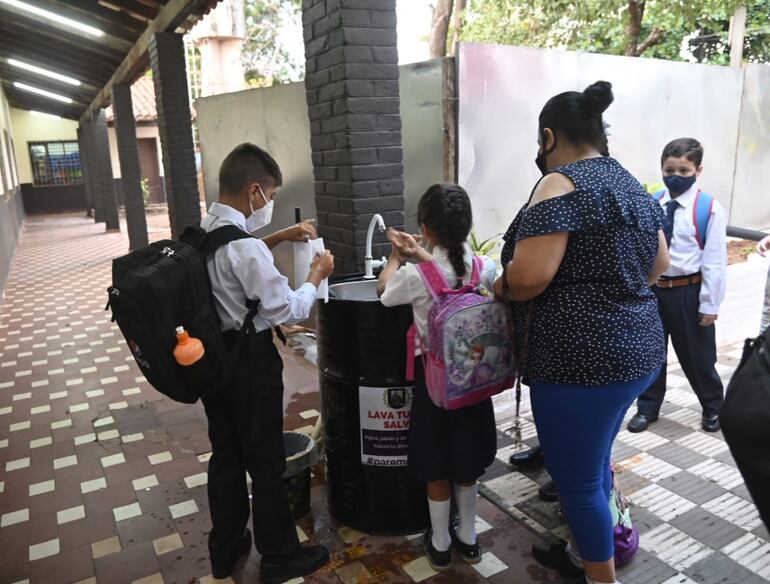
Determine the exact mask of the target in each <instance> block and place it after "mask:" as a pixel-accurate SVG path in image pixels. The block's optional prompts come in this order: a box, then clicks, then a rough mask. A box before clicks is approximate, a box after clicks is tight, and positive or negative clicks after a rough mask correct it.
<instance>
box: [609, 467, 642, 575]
mask: <svg viewBox="0 0 770 584" xmlns="http://www.w3.org/2000/svg"><path fill="white" fill-rule="evenodd" d="M610 472H611V473H612V491H611V492H610V513H611V514H612V526H613V527H612V538H613V543H614V545H615V567H616V568H620V567H622V566H625V565H626V564H627V563H628V562H630V561H631V558H633V557H634V556H635V555H636V552H637V550H638V549H639V531H638V530H637V529H636V527H635V526H634V524H633V522H632V521H631V506H630V505H629V503H628V499H627V498H626V496H625V495H623V493H621V492H620V489H619V488H618V483H617V481H616V480H615V473H614V471H612V469H610Z"/></svg>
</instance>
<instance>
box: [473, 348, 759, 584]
mask: <svg viewBox="0 0 770 584" xmlns="http://www.w3.org/2000/svg"><path fill="white" fill-rule="evenodd" d="M741 347H742V343H736V344H734V345H728V346H725V347H723V348H722V351H721V352H720V354H719V364H718V366H717V368H718V370H719V372H720V374H721V375H722V377H723V379H724V380H725V382H726V381H727V380H728V379H729V377H730V375H731V373H732V371H733V369H734V367H735V366H736V365H737V361H738V359H739V357H740V350H741ZM669 380H670V384H671V386H670V388H669V390H668V392H667V396H666V402H665V404H664V406H663V409H662V415H661V419H660V420H659V421H658V422H656V423H655V424H652V425H651V426H650V430H649V431H647V432H643V433H641V434H631V433H629V432H628V431H626V430H625V429H624V430H623V431H621V433H620V435H619V436H618V441H617V442H616V444H615V449H614V457H613V459H614V463H615V465H616V473H617V478H618V482H619V485H620V487H621V489H622V490H623V492H624V493H625V494H627V495H628V496H629V497H630V499H631V502H632V504H633V509H632V517H633V520H634V522H635V524H636V525H637V526H638V528H639V531H640V533H641V550H640V551H639V553H638V555H637V556H636V558H634V561H633V562H632V563H631V564H630V565H629V566H628V567H626V568H624V569H622V570H620V571H619V573H618V580H620V581H621V582H622V583H624V584H637V583H642V582H644V583H645V584H689V583H691V582H699V583H705V584H717V583H720V584H722V583H723V584H728V583H729V584H737V583H738V582H741V583H745V584H748V583H751V584H760V583H762V582H770V535H768V532H767V530H766V529H765V527H764V526H763V525H762V524H761V521H760V519H759V515H758V513H757V510H756V507H755V506H754V504H753V503H751V502H750V501H751V499H750V496H749V494H748V491H747V489H746V487H745V485H744V483H743V480H742V478H741V476H740V473H739V472H738V470H737V468H736V466H735V463H734V461H733V459H732V456H731V455H730V452H729V450H728V447H727V444H725V442H724V439H723V438H722V435H721V433H717V434H707V433H705V432H703V431H701V429H700V418H701V412H700V404H699V403H698V400H697V398H696V397H695V395H694V393H693V392H692V391H691V390H690V388H689V386H688V384H687V380H686V379H685V378H684V375H683V373H682V370H681V369H680V368H679V366H678V364H676V363H672V364H670V365H669ZM509 398H510V396H507V397H505V398H503V399H501V400H500V402H501V403H500V404H499V407H498V412H500V413H502V412H504V411H510V409H509V408H510V404H507V403H503V402H504V401H505V400H508V399H509ZM528 401H529V400H528V399H526V395H525V397H524V399H523V408H522V411H523V412H524V417H523V418H524V419H523V424H522V434H523V438H524V439H525V442H526V443H529V444H535V443H537V437H536V435H535V430H534V424H533V422H532V417H531V412H530V411H529V409H528ZM634 413H635V409H634V408H632V409H631V410H630V411H629V413H628V416H627V419H629V418H630V417H631V416H632V415H633V414H634ZM498 422H499V423H498V425H499V429H500V437H501V438H500V441H499V443H498V446H499V447H500V448H499V450H498V460H497V461H496V462H495V464H494V465H493V467H492V468H490V469H489V472H488V474H487V476H486V477H485V480H484V483H483V487H482V492H483V493H484V494H485V495H486V496H488V497H489V498H490V499H491V500H492V501H494V502H495V503H496V504H497V505H499V506H500V507H501V508H503V509H506V510H507V511H508V512H509V513H510V514H511V515H513V516H514V517H517V518H519V519H520V520H521V521H523V522H525V523H526V524H527V525H529V526H530V527H531V528H532V529H534V530H535V531H537V532H539V533H541V534H542V535H543V536H545V537H548V536H559V537H564V535H565V533H567V531H566V529H567V528H566V525H565V523H564V520H563V519H562V518H561V517H560V515H559V513H558V505H557V504H554V503H543V502H541V501H540V500H539V499H538V496H537V488H538V486H539V485H540V484H542V483H544V482H545V481H547V480H548V477H547V475H546V473H545V472H544V471H536V472H526V473H518V472H511V471H510V470H509V468H508V466H507V464H505V461H506V460H507V458H508V456H510V454H511V453H512V452H513V451H515V450H516V449H517V448H516V446H514V441H513V439H512V438H511V437H510V428H511V425H512V420H511V419H510V418H509V419H505V418H504V415H501V416H499V417H498Z"/></svg>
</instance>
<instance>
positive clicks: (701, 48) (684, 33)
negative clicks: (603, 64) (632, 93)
mask: <svg viewBox="0 0 770 584" xmlns="http://www.w3.org/2000/svg"><path fill="white" fill-rule="evenodd" d="M738 5H743V6H746V8H747V21H746V39H745V42H744V58H745V59H746V60H748V61H754V62H770V0H697V1H688V0H668V1H663V0H532V1H525V0H471V1H470V4H469V6H468V8H467V10H466V14H465V24H464V26H463V28H462V32H461V38H462V40H464V41H469V42H491V43H502V44H516V45H525V46H533V47H541V48H564V49H571V50H578V51H589V52H596V53H605V54H610V55H629V56H642V55H643V56H645V57H657V58H661V59H671V60H688V61H694V62H700V63H718V64H725V63H728V62H729V47H728V31H729V27H730V17H731V15H732V14H733V12H734V10H735V7H736V6H738Z"/></svg>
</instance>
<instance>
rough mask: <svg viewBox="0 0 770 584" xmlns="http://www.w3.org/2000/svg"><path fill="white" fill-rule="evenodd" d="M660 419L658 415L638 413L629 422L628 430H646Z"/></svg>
mask: <svg viewBox="0 0 770 584" xmlns="http://www.w3.org/2000/svg"><path fill="white" fill-rule="evenodd" d="M657 421H658V416H647V415H645V414H636V415H635V416H634V417H633V418H631V421H630V422H629V423H628V426H627V428H628V431H629V432H632V433H634V434H638V433H639V432H644V431H645V430H646V429H647V427H648V426H649V425H650V424H652V423H654V422H657Z"/></svg>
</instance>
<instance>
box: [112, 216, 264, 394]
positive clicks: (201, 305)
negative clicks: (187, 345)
mask: <svg viewBox="0 0 770 584" xmlns="http://www.w3.org/2000/svg"><path fill="white" fill-rule="evenodd" d="M248 237H252V236H251V235H249V234H248V233H246V232H244V231H242V230H241V229H239V228H238V227H236V226H234V225H227V226H224V227H220V228H218V229H215V230H213V231H211V232H210V233H206V232H205V231H204V230H203V229H202V228H200V227H198V226H191V227H188V228H187V229H185V231H184V233H182V236H181V237H180V238H179V241H175V240H168V239H166V240H163V241H156V242H154V243H151V244H150V245H148V246H146V247H143V248H141V249H138V250H136V251H134V252H131V253H129V254H128V255H125V256H122V257H119V258H117V259H115V260H114V261H113V262H112V286H111V287H110V288H109V289H108V290H107V292H108V294H109V300H108V303H107V308H111V309H112V320H113V321H114V322H117V323H118V327H120V332H121V333H123V336H124V337H125V339H126V342H127V343H128V347H129V349H130V350H131V353H132V354H133V356H134V359H135V360H136V363H137V365H139V368H140V369H141V370H142V373H143V374H144V376H145V377H146V378H147V381H149V382H150V384H151V385H152V386H153V387H154V388H155V389H157V390H158V391H159V392H161V393H163V394H165V395H167V396H168V397H170V398H171V399H173V400H175V401H178V402H182V403H195V402H196V401H198V398H200V397H205V396H207V395H211V394H213V393H216V392H218V391H220V390H222V389H223V388H224V387H225V386H226V385H227V384H228V383H229V380H230V379H229V372H230V371H231V370H232V367H231V366H230V364H231V363H232V362H233V360H234V359H235V358H237V352H238V350H239V349H240V345H241V344H242V342H241V340H242V337H243V333H244V332H245V331H246V330H247V329H248V328H249V327H250V325H251V323H252V319H253V318H254V316H255V315H256V314H257V310H258V308H259V306H258V302H252V303H250V304H249V306H248V309H249V312H248V314H247V316H246V319H245V320H244V325H243V328H242V329H241V339H239V342H238V344H237V349H236V355H228V351H227V349H226V347H225V341H224V337H223V335H222V332H221V329H220V321H219V316H218V315H217V311H216V306H215V305H214V296H213V294H212V291H211V282H210V281H209V273H208V269H207V268H206V259H207V258H208V257H209V256H211V255H213V254H214V252H215V251H216V250H217V249H219V248H220V247H222V246H223V245H226V244H227V243H230V242H231V241H236V240H239V239H245V238H248ZM178 326H183V327H184V328H185V330H186V331H187V332H188V333H189V334H190V336H191V337H195V338H197V339H200V340H201V342H202V343H203V347H204V351H205V353H204V355H203V358H201V359H200V360H199V361H198V362H196V363H194V364H193V365H190V366H187V367H184V366H182V365H179V364H178V363H177V362H176V359H175V358H174V354H173V352H174V348H175V347H176V344H177V339H176V327H178Z"/></svg>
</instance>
